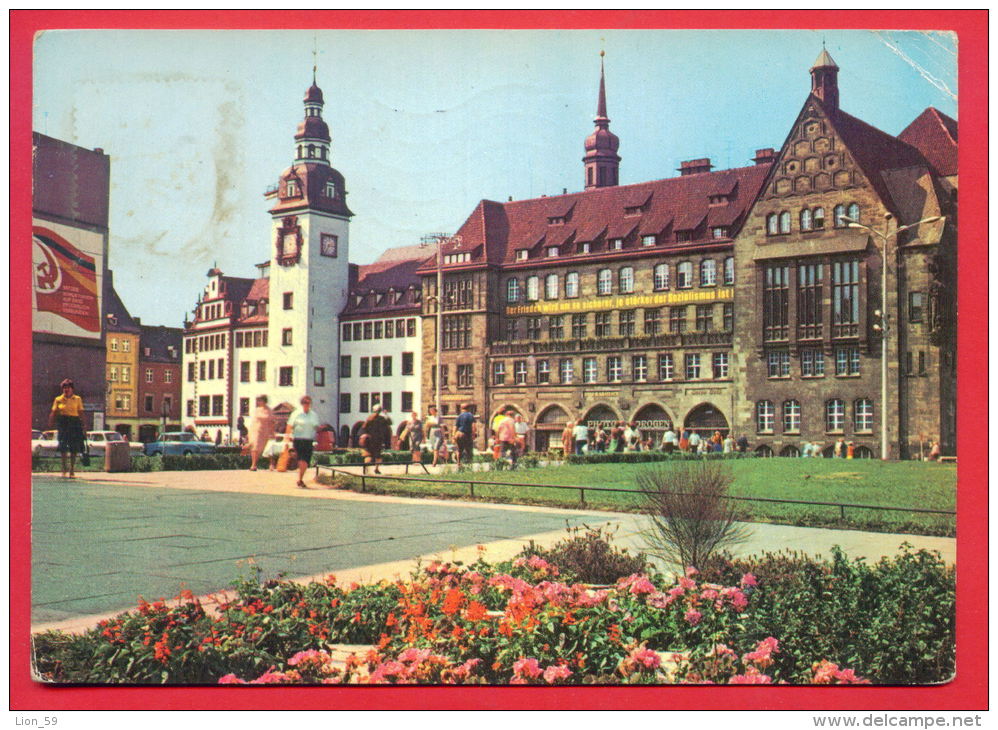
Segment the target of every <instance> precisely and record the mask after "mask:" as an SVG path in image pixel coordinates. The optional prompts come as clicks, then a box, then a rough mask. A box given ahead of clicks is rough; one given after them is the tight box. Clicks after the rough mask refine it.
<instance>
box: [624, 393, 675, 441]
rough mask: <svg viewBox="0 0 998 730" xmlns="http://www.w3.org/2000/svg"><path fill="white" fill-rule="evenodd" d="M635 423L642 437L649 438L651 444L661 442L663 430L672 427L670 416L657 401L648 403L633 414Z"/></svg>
mask: <svg viewBox="0 0 998 730" xmlns="http://www.w3.org/2000/svg"><path fill="white" fill-rule="evenodd" d="M633 420H634V421H635V423H637V427H638V430H639V431H640V432H641V437H642V438H643V439H646V440H647V439H651V442H652V446H653V447H658V446H659V444H661V443H662V437H663V436H664V435H665V432H666V431H667V430H669V429H670V428H672V417H671V416H670V415H669V414H668V413H667V412H666V410H665V409H664V408H663V407H662V406H660V405H659V404H658V403H649V404H647V405H645V406H642V407H641V408H639V409H638V412H637V413H635V414H634V419H633Z"/></svg>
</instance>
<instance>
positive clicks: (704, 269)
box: [700, 259, 717, 286]
mask: <svg viewBox="0 0 998 730" xmlns="http://www.w3.org/2000/svg"><path fill="white" fill-rule="evenodd" d="M715 284H717V262H716V261H714V259H704V260H703V261H701V262H700V286H714V285H715Z"/></svg>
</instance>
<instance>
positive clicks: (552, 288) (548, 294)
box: [544, 274, 558, 299]
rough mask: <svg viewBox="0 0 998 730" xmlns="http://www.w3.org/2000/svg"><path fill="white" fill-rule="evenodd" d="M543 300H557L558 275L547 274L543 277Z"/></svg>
mask: <svg viewBox="0 0 998 730" xmlns="http://www.w3.org/2000/svg"><path fill="white" fill-rule="evenodd" d="M544 298H545V299H557V298H558V275H557V274H548V275H547V276H546V277H544Z"/></svg>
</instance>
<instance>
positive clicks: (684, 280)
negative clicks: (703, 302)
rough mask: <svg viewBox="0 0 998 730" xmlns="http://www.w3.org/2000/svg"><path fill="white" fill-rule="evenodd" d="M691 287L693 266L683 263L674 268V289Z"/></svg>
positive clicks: (687, 262)
mask: <svg viewBox="0 0 998 730" xmlns="http://www.w3.org/2000/svg"><path fill="white" fill-rule="evenodd" d="M692 286H693V264H692V263H691V262H689V261H683V262H682V263H681V264H679V265H678V266H677V267H676V287H677V288H679V289H689V288H691V287H692Z"/></svg>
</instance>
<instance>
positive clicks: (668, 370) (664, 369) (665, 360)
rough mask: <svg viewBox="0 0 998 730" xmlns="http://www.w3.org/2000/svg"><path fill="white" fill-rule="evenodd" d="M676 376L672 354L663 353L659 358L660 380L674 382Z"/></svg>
mask: <svg viewBox="0 0 998 730" xmlns="http://www.w3.org/2000/svg"><path fill="white" fill-rule="evenodd" d="M675 376H676V368H675V361H674V360H673V358H672V353H671V352H663V353H662V354H661V355H659V356H658V379H659V380H672V379H673V378H674V377H675Z"/></svg>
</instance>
